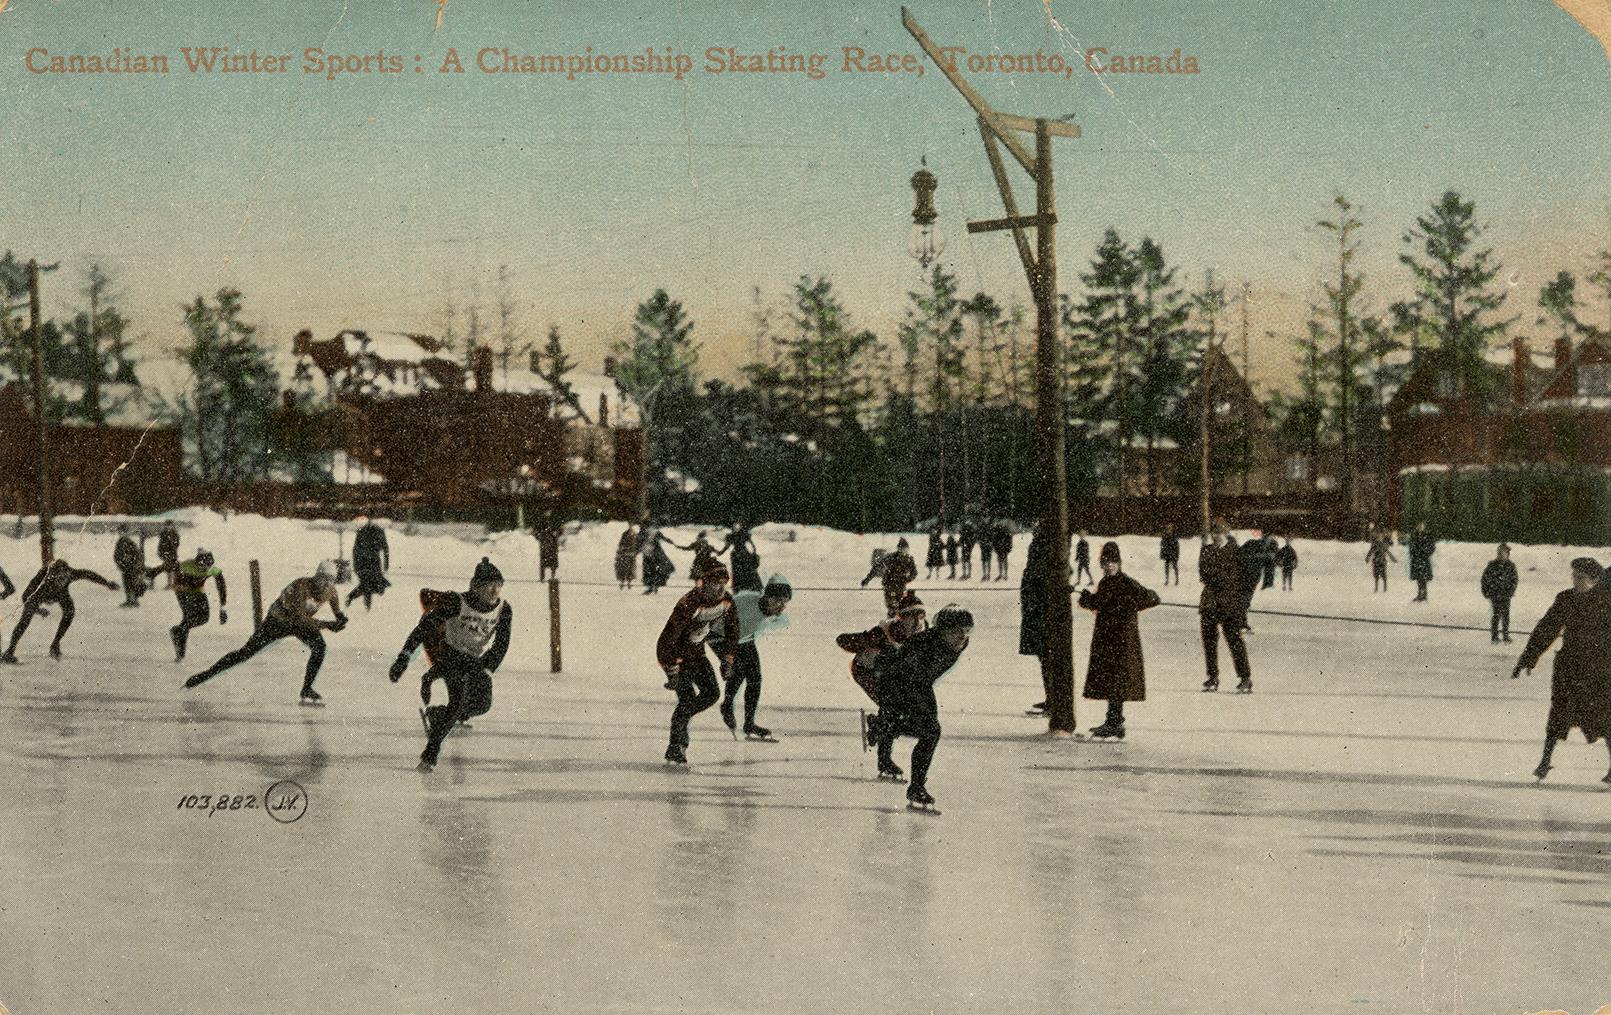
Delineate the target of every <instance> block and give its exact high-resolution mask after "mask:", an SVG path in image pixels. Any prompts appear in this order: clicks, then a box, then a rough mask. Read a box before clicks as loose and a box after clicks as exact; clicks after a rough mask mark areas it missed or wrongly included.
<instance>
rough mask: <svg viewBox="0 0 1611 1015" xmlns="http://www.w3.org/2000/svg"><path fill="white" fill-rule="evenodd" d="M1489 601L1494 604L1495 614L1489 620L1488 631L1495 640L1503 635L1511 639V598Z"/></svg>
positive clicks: (1507, 639) (1506, 638)
mask: <svg viewBox="0 0 1611 1015" xmlns="http://www.w3.org/2000/svg"><path fill="white" fill-rule="evenodd" d="M1488 602H1489V603H1490V604H1492V606H1493V616H1492V617H1491V618H1490V619H1489V621H1488V633H1489V634H1490V635H1492V636H1493V640H1494V641H1498V640H1499V639H1500V638H1501V637H1503V638H1504V639H1505V640H1506V641H1509V640H1510V600H1509V599H1490V600H1488Z"/></svg>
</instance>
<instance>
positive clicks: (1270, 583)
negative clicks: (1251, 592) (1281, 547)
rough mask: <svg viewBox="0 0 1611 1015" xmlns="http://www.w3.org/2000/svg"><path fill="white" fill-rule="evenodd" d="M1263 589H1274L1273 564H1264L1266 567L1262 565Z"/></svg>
mask: <svg viewBox="0 0 1611 1015" xmlns="http://www.w3.org/2000/svg"><path fill="white" fill-rule="evenodd" d="M1263 587H1264V588H1267V589H1270V588H1274V587H1275V565H1274V564H1266V565H1264V585H1263Z"/></svg>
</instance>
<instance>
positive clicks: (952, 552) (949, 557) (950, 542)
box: [945, 532, 958, 581]
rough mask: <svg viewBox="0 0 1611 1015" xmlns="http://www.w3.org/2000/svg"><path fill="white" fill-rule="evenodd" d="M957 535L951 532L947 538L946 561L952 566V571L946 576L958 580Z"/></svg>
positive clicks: (951, 579)
mask: <svg viewBox="0 0 1611 1015" xmlns="http://www.w3.org/2000/svg"><path fill="white" fill-rule="evenodd" d="M957 555H958V554H957V536H956V533H954V532H953V533H951V534H950V535H949V536H947V537H946V538H945V562H946V563H947V564H949V565H950V566H951V573H950V574H949V575H947V576H946V580H947V581H956V580H957Z"/></svg>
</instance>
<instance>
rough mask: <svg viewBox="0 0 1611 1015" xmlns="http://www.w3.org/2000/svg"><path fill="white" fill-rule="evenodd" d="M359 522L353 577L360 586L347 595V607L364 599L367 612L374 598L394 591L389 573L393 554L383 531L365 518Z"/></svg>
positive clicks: (355, 540) (353, 559)
mask: <svg viewBox="0 0 1611 1015" xmlns="http://www.w3.org/2000/svg"><path fill="white" fill-rule="evenodd" d="M356 521H357V522H358V534H357V535H355V536H353V537H352V573H353V575H354V576H356V577H357V579H358V584H357V585H354V586H353V588H352V591H351V592H348V593H347V605H348V606H351V605H352V604H353V600H355V599H358V598H359V597H362V598H363V601H364V609H365V610H368V609H369V608H370V604H371V603H372V602H373V600H374V597H375V596H383V595H385V594H386V590H387V589H389V588H391V584H392V583H391V582H390V581H389V580H388V579H387V578H386V572H387V571H390V570H391V567H392V551H391V547H390V546H388V545H387V543H386V532H385V530H384V529H382V528H381V527H380V526H379V525H376V524H375V523H374V521H373V520H372V519H369V518H366V517H364V516H362V515H360V516H359V517H358V518H357V519H356Z"/></svg>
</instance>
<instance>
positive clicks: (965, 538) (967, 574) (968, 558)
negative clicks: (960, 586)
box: [957, 518, 979, 581]
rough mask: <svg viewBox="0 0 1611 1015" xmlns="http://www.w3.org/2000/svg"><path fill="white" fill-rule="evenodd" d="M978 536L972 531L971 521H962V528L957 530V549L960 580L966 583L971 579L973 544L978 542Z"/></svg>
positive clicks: (965, 519)
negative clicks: (960, 572) (959, 562)
mask: <svg viewBox="0 0 1611 1015" xmlns="http://www.w3.org/2000/svg"><path fill="white" fill-rule="evenodd" d="M978 538H979V537H978V534H977V533H976V532H975V531H974V528H973V521H972V520H971V519H968V518H964V519H962V527H961V528H960V529H958V530H957V542H958V544H959V546H958V549H960V550H961V553H962V580H963V581H967V580H968V579H969V578H972V577H973V544H974V543H976V542H978Z"/></svg>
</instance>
